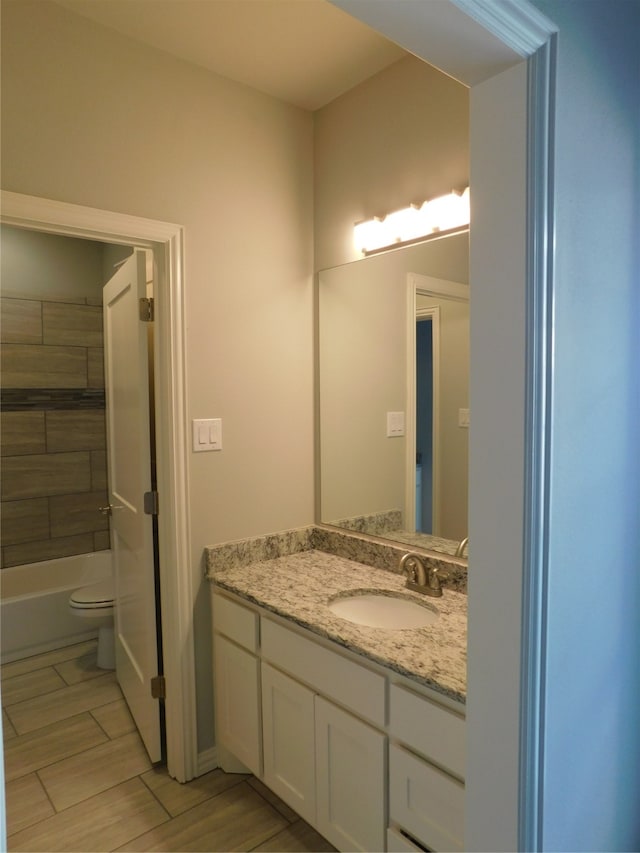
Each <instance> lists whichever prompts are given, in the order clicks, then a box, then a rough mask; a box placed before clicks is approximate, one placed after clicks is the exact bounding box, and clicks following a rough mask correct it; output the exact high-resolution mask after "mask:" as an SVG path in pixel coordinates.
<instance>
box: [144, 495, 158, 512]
mask: <svg viewBox="0 0 640 853" xmlns="http://www.w3.org/2000/svg"><path fill="white" fill-rule="evenodd" d="M144 511H145V513H146V514H147V515H157V514H158V493H157V492H145V493H144Z"/></svg>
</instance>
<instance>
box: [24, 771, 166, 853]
mask: <svg viewBox="0 0 640 853" xmlns="http://www.w3.org/2000/svg"><path fill="white" fill-rule="evenodd" d="M36 775H37V774H36ZM138 778H139V776H132V777H130V778H129V779H122V780H121V781H120V782H117V783H116V784H115V785H111V787H110V788H105V789H104V791H98V793H97V794H92V795H91V796H90V797H87V798H86V799H85V800H80V801H79V802H77V803H72V804H71V805H69V806H67V807H66V808H64V809H56V807H55V805H54V804H53V802H52V801H51V798H50V797H49V794H48V792H47V790H46V788H45V794H46V795H47V799H48V800H49V802H50V803H51V807H52V808H53V812H54V813H53V814H52V815H48V816H47V817H44V818H41V819H40V820H37V821H35V822H34V823H32V824H31V825H30V826H25V827H23V828H22V829H19V830H17V832H14V833H13V836H16V835H18V834H19V833H21V832H23V831H25V830H27V829H33V828H34V827H37V826H38V825H39V824H41V823H45V821H47V820H52V819H53V818H54V817H56V815H59V814H64V813H65V812H66V811H69V810H70V809H72V808H75V806H78V805H80V804H82V803H88V802H89V801H90V800H92V799H94V798H95V797H101V796H102V795H103V794H106V793H107V792H108V791H112V790H113V789H114V788H117V787H118V786H119V785H123V784H125V783H126V782H130V781H131V779H138ZM38 781H40V784H41V785H42V780H41V779H40V778H39V777H38ZM140 781H142V780H140ZM43 788H44V785H43ZM145 788H146V786H145ZM147 790H148V789H147ZM160 805H161V806H162V803H160ZM162 810H163V811H164V813H165V815H167V818H166V819H165V820H163V821H161V822H160V823H157V824H156V825H155V826H162V825H164V824H165V823H169V822H170V821H171V820H172V818H171V815H169V814H168V812H167V810H166V809H165V808H164V806H162ZM151 828H152V829H155V827H151ZM147 832H149V830H148V829H145V830H144V831H143V832H141V833H139V834H138V835H136V836H134V837H133V838H129V839H128V840H127V841H123V842H122V844H120V845H119V846H118V847H113V848H111V850H119V849H120V848H121V847H123V846H124V845H125V844H131V843H132V842H133V841H135V840H136V839H137V838H140V837H141V836H142V835H144V834H145V833H147ZM11 837H12V836H11V835H8V834H7V851H8V853H11V846H10V844H9V843H8V842H9V841H10V839H11ZM70 853H71V851H70ZM78 853H80V851H78Z"/></svg>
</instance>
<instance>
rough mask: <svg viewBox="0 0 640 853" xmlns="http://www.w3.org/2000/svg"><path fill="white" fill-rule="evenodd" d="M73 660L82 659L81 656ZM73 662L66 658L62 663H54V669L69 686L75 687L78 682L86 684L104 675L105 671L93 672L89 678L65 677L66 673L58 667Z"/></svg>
mask: <svg viewBox="0 0 640 853" xmlns="http://www.w3.org/2000/svg"><path fill="white" fill-rule="evenodd" d="M72 660H81V658H72ZM68 663H71V661H68V660H64V661H62V662H61V663H54V664H52V667H53V669H55V671H56V672H57V673H58V675H59V676H60V678H61V679H62V680H63V681H64V683H65V684H66V686H67V687H74V686H75V685H76V684H86V683H87V682H88V681H93V680H94V679H96V678H100V677H101V676H102V675H104V672H96V673H92V674H91V675H89V676H88V678H79V679H78V680H77V681H69V679H68V678H65V676H64V673H62V672H60V670H59V669H58V667H59V666H64V665H65V664H68Z"/></svg>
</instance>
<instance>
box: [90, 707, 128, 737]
mask: <svg viewBox="0 0 640 853" xmlns="http://www.w3.org/2000/svg"><path fill="white" fill-rule="evenodd" d="M116 701H117V700H116ZM106 704H107V705H110V704H111V702H107V703H106ZM98 707H99V708H104V705H99V706H98ZM96 710H97V709H96V708H90V709H89V710H88V711H87V712H86V713H87V714H89V716H90V717H91V719H92V720H93V721H94V723H95V724H96V725H97V726H98V728H99V729H100V731H102V732H104V734H105V735H106V736H107V738H108V739H109V740H115V738H112V737H111V735H110V734H109V732H108V731H107V730H106V729H105V727H104V726H103V725H102V723H101V722H100V720H98V719H96V717H95V716H94V714H93V712H94V711H96ZM126 734H131V732H126ZM118 737H122V735H118Z"/></svg>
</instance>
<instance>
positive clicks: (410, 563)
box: [400, 551, 447, 596]
mask: <svg viewBox="0 0 640 853" xmlns="http://www.w3.org/2000/svg"><path fill="white" fill-rule="evenodd" d="M400 571H401V572H404V573H406V575H407V589H412V590H413V591H414V592H420V593H422V594H423V595H433V596H441V595H442V586H441V584H440V581H442V580H445V579H446V577H447V575H446V573H445V572H441V571H440V570H439V569H438V568H437V566H428V567H426V566H425V564H424V561H423V558H422V557H421V556H420V555H419V554H415V553H414V552H413V551H408V552H407V553H406V554H403V555H402V557H401V559H400Z"/></svg>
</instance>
